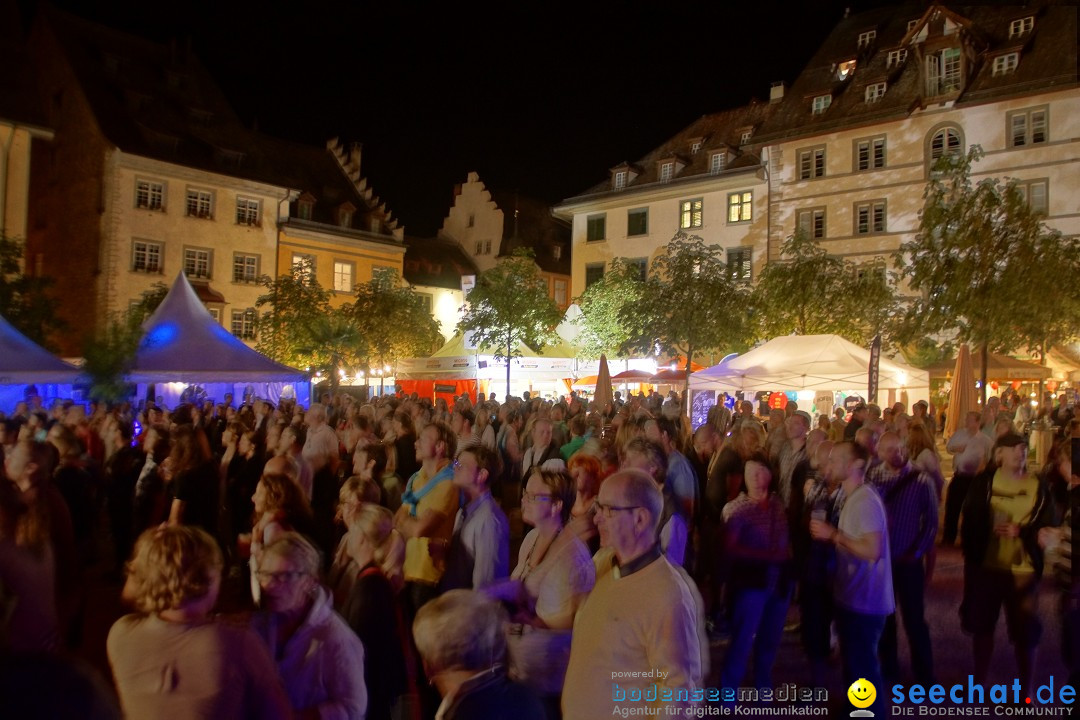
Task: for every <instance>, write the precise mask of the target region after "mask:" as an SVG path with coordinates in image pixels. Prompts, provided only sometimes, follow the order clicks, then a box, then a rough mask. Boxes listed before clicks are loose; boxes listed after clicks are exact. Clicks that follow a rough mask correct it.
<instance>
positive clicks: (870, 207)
mask: <svg viewBox="0 0 1080 720" xmlns="http://www.w3.org/2000/svg"><path fill="white" fill-rule="evenodd" d="M885 226H886V222H885V201H884V200H871V201H869V202H863V203H856V204H855V234H856V235H872V234H873V233H883V232H885Z"/></svg>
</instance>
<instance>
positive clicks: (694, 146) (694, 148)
mask: <svg viewBox="0 0 1080 720" xmlns="http://www.w3.org/2000/svg"><path fill="white" fill-rule="evenodd" d="M700 150H701V141H700V140H695V141H694V142H692V143H690V154H691V155H697V154H698V152H699V151H700Z"/></svg>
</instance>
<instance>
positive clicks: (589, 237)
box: [585, 214, 607, 242]
mask: <svg viewBox="0 0 1080 720" xmlns="http://www.w3.org/2000/svg"><path fill="white" fill-rule="evenodd" d="M606 237H607V215H606V214H601V215H590V216H589V217H588V218H587V219H586V222H585V240H586V241H587V242H595V241H596V240H603V239H604V238H606Z"/></svg>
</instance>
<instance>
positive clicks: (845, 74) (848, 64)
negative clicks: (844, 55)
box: [836, 60, 857, 82]
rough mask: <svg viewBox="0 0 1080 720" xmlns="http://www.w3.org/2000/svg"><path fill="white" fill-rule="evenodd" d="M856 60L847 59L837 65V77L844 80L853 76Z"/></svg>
mask: <svg viewBox="0 0 1080 720" xmlns="http://www.w3.org/2000/svg"><path fill="white" fill-rule="evenodd" d="M856 64H857V63H856V61H855V60H845V61H844V62H842V63H838V64H837V65H836V79H837V80H840V81H841V82H843V81H844V80H847V79H848V78H849V77H851V73H853V72H855V65H856Z"/></svg>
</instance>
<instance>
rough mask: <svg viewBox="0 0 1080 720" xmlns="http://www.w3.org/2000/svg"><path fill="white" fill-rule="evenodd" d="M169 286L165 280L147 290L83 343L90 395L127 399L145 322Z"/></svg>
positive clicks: (100, 397) (102, 399)
mask: <svg viewBox="0 0 1080 720" xmlns="http://www.w3.org/2000/svg"><path fill="white" fill-rule="evenodd" d="M168 293H169V288H168V287H167V286H166V285H165V284H164V283H154V285H153V286H152V287H151V288H150V289H149V290H147V291H146V292H144V293H143V294H142V296H141V297H140V298H139V301H138V302H137V303H135V304H134V305H132V306H131V307H130V308H128V309H127V310H125V311H124V312H122V313H115V314H113V316H112V317H110V318H109V319H108V320H107V321H106V322H105V324H104V325H103V326H102V327H101V328H100V329H99V330H98V331H96V332H95V333H94V335H93V336H92V337H90V338H89V339H87V340H86V342H84V343H83V358H84V363H83V368H82V369H83V372H84V373H85V374H86V375H87V376H88V377H89V378H90V397H92V398H93V399H95V400H100V401H104V402H119V401H121V400H124V399H125V398H126V397H127V396H128V395H129V394H130V391H131V387H130V385H129V384H128V382H127V380H126V379H125V378H126V376H127V374H128V373H129V372H131V368H132V365H133V363H134V362H135V353H136V352H137V351H138V349H139V341H140V340H141V339H142V336H143V328H142V324H143V322H145V321H146V319H147V318H149V317H150V316H151V315H152V314H153V313H154V311H155V310H157V308H158V305H160V304H161V301H162V300H164V299H165V296H166V295H167V294H168Z"/></svg>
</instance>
